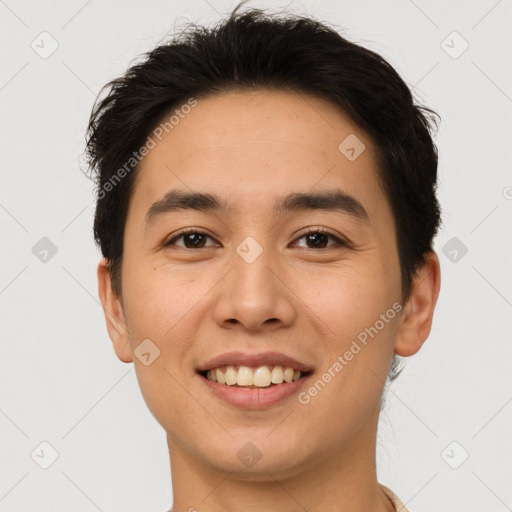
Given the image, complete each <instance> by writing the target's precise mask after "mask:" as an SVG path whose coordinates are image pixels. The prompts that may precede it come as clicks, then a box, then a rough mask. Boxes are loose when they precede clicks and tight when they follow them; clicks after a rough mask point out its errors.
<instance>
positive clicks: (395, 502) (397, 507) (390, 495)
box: [379, 483, 409, 512]
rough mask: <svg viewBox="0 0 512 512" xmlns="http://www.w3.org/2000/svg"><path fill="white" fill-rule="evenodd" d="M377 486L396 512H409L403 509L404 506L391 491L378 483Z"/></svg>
mask: <svg viewBox="0 0 512 512" xmlns="http://www.w3.org/2000/svg"><path fill="white" fill-rule="evenodd" d="M379 486H380V488H381V489H382V491H383V492H384V494H385V495H386V496H387V497H388V498H389V499H390V501H391V503H393V505H394V507H395V511H396V512H409V511H408V510H407V509H406V508H405V505H404V504H403V503H402V502H401V501H400V498H399V497H398V496H397V495H396V494H395V493H394V492H393V491H392V490H391V489H389V488H388V487H386V486H385V485H382V484H380V483H379Z"/></svg>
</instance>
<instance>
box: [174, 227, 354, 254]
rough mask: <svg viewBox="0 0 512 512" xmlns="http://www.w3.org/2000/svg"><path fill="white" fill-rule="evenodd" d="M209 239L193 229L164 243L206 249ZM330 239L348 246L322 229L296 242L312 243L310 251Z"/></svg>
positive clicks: (301, 237) (323, 244) (324, 244)
mask: <svg viewBox="0 0 512 512" xmlns="http://www.w3.org/2000/svg"><path fill="white" fill-rule="evenodd" d="M207 238H209V239H210V240H213V238H212V237H211V236H210V235H208V234H206V233H204V232H202V231H197V230H193V229H191V230H187V231H182V232H181V233H179V234H178V235H176V236H175V237H173V238H171V239H170V240H168V241H167V242H165V243H164V247H168V246H170V245H177V246H178V247H183V248H185V249H202V248H204V247H205V240H206V239H207ZM329 238H331V239H332V240H334V241H335V242H336V243H335V244H334V245H337V246H348V244H347V243H346V242H344V241H342V240H341V239H340V238H338V237H337V236H335V235H333V234H332V233H329V232H327V231H324V230H322V229H315V230H311V231H308V232H307V233H304V234H303V235H301V236H300V237H298V238H297V239H296V240H302V239H304V240H305V241H306V244H309V243H312V244H313V247H306V248H309V249H315V248H316V249H325V248H326V244H328V242H326V239H329ZM179 239H183V241H184V245H179V244H176V243H175V242H176V241H177V240H179ZM187 244H190V245H187ZM332 245H333V244H331V245H330V246H329V247H332ZM206 247H208V246H206ZM209 247H212V246H209Z"/></svg>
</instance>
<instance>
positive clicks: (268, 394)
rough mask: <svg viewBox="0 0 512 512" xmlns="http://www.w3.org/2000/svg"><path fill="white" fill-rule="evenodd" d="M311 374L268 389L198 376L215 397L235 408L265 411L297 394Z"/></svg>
mask: <svg viewBox="0 0 512 512" xmlns="http://www.w3.org/2000/svg"><path fill="white" fill-rule="evenodd" d="M311 375H312V374H311V373H309V374H308V375H306V376H305V377H302V378H301V379H299V380H297V381H295V382H283V383H282V384H277V385H275V386H269V387H268V388H260V389H257V388H241V387H236V386H228V385H226V384H219V383H218V382H214V381H213V380H209V379H207V378H206V377H203V376H202V375H201V374H199V378H200V379H201V380H202V381H203V382H204V383H205V384H206V386H208V388H209V389H210V390H211V391H212V393H214V394H215V395H216V396H218V397H219V398H221V399H222V400H225V401H226V402H228V403H230V404H231V405H234V406H236V407H241V408H244V409H255V410H257V409H266V408H268V407H271V406H273V405H275V404H277V403H279V402H282V401H283V400H285V399H286V398H289V397H290V396H291V395H293V394H295V393H297V392H298V391H299V389H300V388H301V387H302V386H304V384H305V382H306V381H307V380H308V379H309V378H310V377H311Z"/></svg>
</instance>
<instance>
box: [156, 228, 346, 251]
mask: <svg viewBox="0 0 512 512" xmlns="http://www.w3.org/2000/svg"><path fill="white" fill-rule="evenodd" d="M312 233H314V234H317V233H320V234H323V235H327V236H330V237H331V238H332V239H334V240H335V241H336V245H333V246H329V247H321V248H320V249H317V250H319V251H321V250H326V249H331V248H333V247H347V248H348V249H352V248H353V247H352V245H351V244H350V243H349V242H348V241H346V240H342V239H341V238H339V237H337V236H336V235H333V234H332V233H331V232H330V231H327V230H326V229H325V228H322V227H316V228H313V229H311V230H310V231H307V232H306V233H303V234H302V235H300V236H299V237H297V238H296V240H300V239H302V238H304V237H306V236H307V235H310V234H312ZM189 234H196V235H206V236H207V237H208V238H211V239H212V240H213V237H211V236H210V235H209V234H208V233H205V232H204V231H200V230H199V229H196V228H186V229H184V230H183V231H180V232H179V233H178V234H177V235H174V236H173V237H172V238H170V239H169V240H167V241H166V242H164V244H163V247H169V246H171V245H174V242H175V241H176V240H178V239H179V238H182V237H183V236H185V235H189ZM178 247H180V248H181V249H186V250H191V251H193V250H197V249H192V248H189V247H181V246H178ZM199 249H208V247H199ZM302 249H309V247H302ZM312 250H315V249H314V248H313V249H312Z"/></svg>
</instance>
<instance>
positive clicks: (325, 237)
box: [297, 228, 348, 249]
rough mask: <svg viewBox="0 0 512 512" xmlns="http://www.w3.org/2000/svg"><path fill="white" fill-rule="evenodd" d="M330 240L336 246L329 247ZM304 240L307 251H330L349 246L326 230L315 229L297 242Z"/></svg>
mask: <svg viewBox="0 0 512 512" xmlns="http://www.w3.org/2000/svg"><path fill="white" fill-rule="evenodd" d="M329 238H331V239H332V240H334V241H335V243H334V244H331V245H330V246H328V243H329ZM301 239H304V240H305V241H306V244H307V246H306V249H328V248H329V247H333V246H335V247H340V246H348V244H347V243H346V242H344V241H343V240H341V239H340V238H339V237H337V236H335V235H333V234H332V233H329V232H328V231H325V230H324V229H319V228H317V229H314V230H311V231H308V232H307V233H305V234H303V235H302V236H300V237H299V238H297V240H301Z"/></svg>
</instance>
